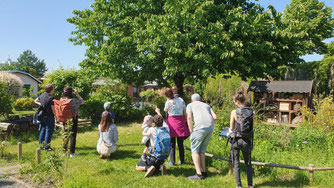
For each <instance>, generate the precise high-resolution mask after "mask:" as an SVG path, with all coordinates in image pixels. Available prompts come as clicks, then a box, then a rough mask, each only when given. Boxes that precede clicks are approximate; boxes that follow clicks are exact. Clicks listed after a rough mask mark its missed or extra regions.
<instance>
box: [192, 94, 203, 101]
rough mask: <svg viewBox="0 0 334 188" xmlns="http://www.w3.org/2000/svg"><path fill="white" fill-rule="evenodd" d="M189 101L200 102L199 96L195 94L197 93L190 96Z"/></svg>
mask: <svg viewBox="0 0 334 188" xmlns="http://www.w3.org/2000/svg"><path fill="white" fill-rule="evenodd" d="M191 100H193V101H199V100H201V96H199V94H197V93H194V94H193V95H191Z"/></svg>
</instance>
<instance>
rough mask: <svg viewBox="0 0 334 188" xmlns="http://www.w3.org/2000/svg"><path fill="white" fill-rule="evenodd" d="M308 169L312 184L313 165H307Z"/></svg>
mask: <svg viewBox="0 0 334 188" xmlns="http://www.w3.org/2000/svg"><path fill="white" fill-rule="evenodd" d="M308 166H309V167H310V170H309V173H310V181H311V182H312V181H313V172H314V170H313V168H314V165H313V164H309V165H308Z"/></svg>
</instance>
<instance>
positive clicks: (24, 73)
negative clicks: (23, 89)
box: [1, 70, 42, 84]
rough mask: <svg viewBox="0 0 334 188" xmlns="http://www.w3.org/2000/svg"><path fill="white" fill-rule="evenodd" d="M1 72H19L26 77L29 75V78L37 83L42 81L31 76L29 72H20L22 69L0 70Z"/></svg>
mask: <svg viewBox="0 0 334 188" xmlns="http://www.w3.org/2000/svg"><path fill="white" fill-rule="evenodd" d="M1 72H8V73H12V74H14V73H19V74H23V75H26V76H28V77H30V78H31V79H33V80H35V81H36V82H37V83H39V84H41V83H42V82H41V81H40V80H38V79H37V78H35V77H34V76H32V75H31V74H29V73H26V72H22V71H18V70H12V71H1Z"/></svg>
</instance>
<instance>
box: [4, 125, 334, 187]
mask: <svg viewBox="0 0 334 188" xmlns="http://www.w3.org/2000/svg"><path fill="white" fill-rule="evenodd" d="M118 130H119V137H120V141H119V142H118V146H119V150H118V151H117V152H116V153H114V154H113V155H112V158H111V160H109V159H104V160H101V159H99V155H98V154H97V152H96V143H97V140H98V135H97V129H96V125H94V126H93V127H91V128H84V129H80V132H79V134H78V137H77V153H79V154H80V155H79V156H78V157H75V158H70V159H69V166H68V172H67V174H66V176H65V177H64V178H63V179H62V178H61V177H60V176H57V175H56V174H55V172H54V171H53V170H52V168H50V167H49V168H47V167H45V166H44V167H43V168H45V169H40V170H36V169H38V168H42V166H43V165H40V167H34V168H33V169H35V170H27V171H26V173H27V174H30V178H31V179H33V180H34V181H36V182H44V183H45V182H52V183H53V185H52V186H62V187H227V188H228V187H235V182H234V178H233V176H229V175H228V174H227V173H228V163H227V162H223V161H219V160H215V159H209V158H207V162H208V163H209V164H210V165H209V168H208V171H209V177H208V178H206V179H204V180H201V181H190V180H188V179H187V176H190V175H193V174H194V173H195V169H194V166H193V165H192V163H191V153H190V152H189V151H186V164H185V165H177V166H175V167H168V168H167V175H164V176H161V175H160V174H159V173H156V174H154V176H152V177H150V178H144V174H145V173H144V172H140V171H136V170H135V166H136V164H137V163H138V161H139V159H140V156H141V153H142V151H143V149H144V147H143V145H140V144H139V143H140V140H141V131H142V130H141V125H140V124H138V123H119V124H118ZM259 139H260V138H259ZM223 140H224V139H223ZM223 140H219V137H217V136H213V137H212V140H211V142H210V145H209V148H208V152H210V153H214V154H216V155H222V156H225V157H227V156H226V153H228V150H229V149H228V146H226V144H225V142H223ZM267 141H268V142H270V140H267ZM262 142H265V140H262V139H261V141H259V142H256V144H258V145H259V146H255V148H254V157H253V158H254V160H257V161H259V160H261V161H263V160H262V159H264V160H265V161H263V162H272V161H274V162H281V163H282V164H289V165H301V166H307V165H308V164H310V163H313V164H315V166H316V167H319V166H323V165H324V164H331V163H332V162H331V161H332V160H333V159H331V158H333V156H328V155H327V156H324V155H325V154H326V151H321V150H320V149H319V148H309V149H307V147H305V148H304V149H303V150H301V151H299V152H298V151H295V150H293V151H289V150H281V151H278V150H276V149H275V148H273V149H274V150H276V151H272V150H271V148H265V147H267V146H268V147H270V146H271V145H270V144H267V145H266V144H263V143H262ZM261 144H262V145H261ZM185 145H186V146H190V144H189V140H187V141H186V142H185ZM61 146H62V137H61V136H60V134H59V133H56V134H55V137H54V139H53V141H52V147H53V148H61ZM37 147H38V141H37V140H36V141H28V142H26V143H24V144H23V159H22V161H20V162H21V163H31V164H32V166H34V161H35V151H36V148H37ZM287 147H288V146H287ZM320 148H321V147H320ZM16 150H17V149H16V144H15V142H14V140H13V141H12V145H11V146H9V148H7V152H8V154H7V156H8V157H7V160H3V159H2V160H0V163H1V162H6V163H7V162H8V161H16ZM306 153H307V155H306ZM330 153H331V152H330ZM261 154H262V157H261ZM319 154H320V155H321V156H320V155H319ZM326 158H327V159H328V160H326ZM46 159H47V157H46V151H42V161H45V160H46ZM62 159H63V164H65V157H63V156H62ZM328 161H330V162H328ZM46 166H47V165H46ZM332 166H334V165H332ZM22 171H23V172H24V171H25V170H24V169H23V170H22ZM244 171H245V170H244V168H242V173H241V176H242V182H243V185H247V180H246V175H245V172H244ZM254 171H255V177H254V183H255V185H256V186H257V187H334V182H333V178H334V176H333V173H334V171H329V172H315V174H314V182H310V181H309V180H308V172H303V171H297V170H288V169H279V168H269V167H254ZM326 177H328V178H327V181H326Z"/></svg>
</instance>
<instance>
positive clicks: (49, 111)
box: [35, 84, 84, 157]
mask: <svg viewBox="0 0 334 188" xmlns="http://www.w3.org/2000/svg"><path fill="white" fill-rule="evenodd" d="M44 91H45V92H44V93H43V94H41V95H40V96H39V97H37V98H36V99H35V103H36V104H38V105H39V108H38V111H37V113H36V114H37V115H38V119H39V121H40V135H39V144H40V148H41V149H45V150H52V148H51V144H50V143H51V138H52V134H53V132H54V128H55V115H56V113H55V107H54V98H53V96H52V95H53V94H54V92H55V89H54V86H53V85H52V84H47V85H46V86H45V87H44ZM74 96H76V97H74ZM68 100H70V105H71V110H72V112H73V113H72V114H73V117H72V118H71V119H72V120H73V125H72V127H71V130H69V131H70V132H71V134H70V136H69V139H67V141H66V142H65V143H64V149H65V150H67V146H68V141H70V156H71V157H74V156H77V155H78V154H77V153H75V149H76V147H75V146H76V137H77V133H78V116H79V106H80V105H81V104H84V100H83V99H82V97H81V96H80V95H79V93H78V91H77V90H76V89H72V87H66V88H64V90H63V93H62V95H61V98H60V101H68Z"/></svg>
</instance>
